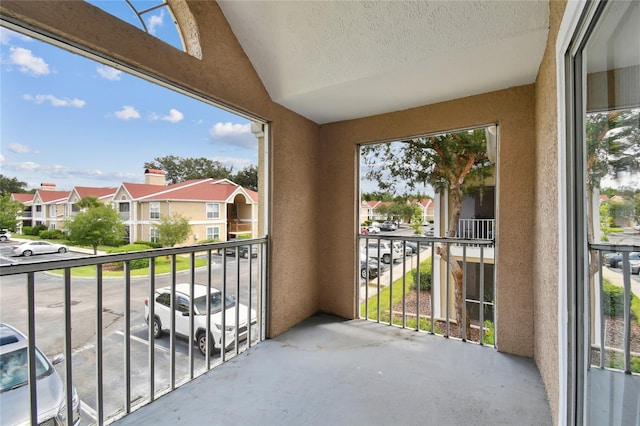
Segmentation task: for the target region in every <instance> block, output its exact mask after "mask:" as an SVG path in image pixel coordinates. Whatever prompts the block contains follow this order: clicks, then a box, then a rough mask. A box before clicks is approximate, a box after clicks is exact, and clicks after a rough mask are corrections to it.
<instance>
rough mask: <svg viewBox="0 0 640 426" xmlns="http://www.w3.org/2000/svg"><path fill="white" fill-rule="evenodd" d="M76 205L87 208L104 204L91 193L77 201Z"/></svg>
mask: <svg viewBox="0 0 640 426" xmlns="http://www.w3.org/2000/svg"><path fill="white" fill-rule="evenodd" d="M76 205H77V206H78V207H80V208H81V209H89V208H92V207H100V206H104V204H102V203H101V202H100V200H98V198H97V197H94V196H93V195H89V196H87V197H84V198H83V199H81V200H80V201H78V202H77V203H76Z"/></svg>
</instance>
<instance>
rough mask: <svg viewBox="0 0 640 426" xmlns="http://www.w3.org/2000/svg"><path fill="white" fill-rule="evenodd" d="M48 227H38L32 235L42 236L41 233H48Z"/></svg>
mask: <svg viewBox="0 0 640 426" xmlns="http://www.w3.org/2000/svg"><path fill="white" fill-rule="evenodd" d="M46 230H47V227H46V226H45V225H36V226H34V227H33V234H31V235H35V236H36V237H37V236H39V235H40V233H41V232H42V231H46Z"/></svg>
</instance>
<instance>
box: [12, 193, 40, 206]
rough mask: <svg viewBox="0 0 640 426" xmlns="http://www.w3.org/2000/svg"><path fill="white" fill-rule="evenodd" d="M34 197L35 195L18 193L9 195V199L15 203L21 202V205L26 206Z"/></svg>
mask: <svg viewBox="0 0 640 426" xmlns="http://www.w3.org/2000/svg"><path fill="white" fill-rule="evenodd" d="M34 196H35V194H19V193H13V194H11V198H13V199H14V200H16V201H19V202H21V203H22V204H27V203H31V202H33V197H34Z"/></svg>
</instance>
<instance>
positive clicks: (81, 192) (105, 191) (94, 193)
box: [73, 186, 118, 198]
mask: <svg viewBox="0 0 640 426" xmlns="http://www.w3.org/2000/svg"><path fill="white" fill-rule="evenodd" d="M73 190H75V191H76V193H77V194H78V197H80V198H84V197H96V198H104V197H112V196H113V195H114V194H115V193H116V191H117V190H118V188H96V187H92V186H74V187H73Z"/></svg>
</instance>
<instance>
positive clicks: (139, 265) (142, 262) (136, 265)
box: [109, 244, 153, 269]
mask: <svg viewBox="0 0 640 426" xmlns="http://www.w3.org/2000/svg"><path fill="white" fill-rule="evenodd" d="M151 248H153V247H150V246H148V245H146V244H127V245H124V246H120V247H116V248H113V249H111V250H109V253H130V252H132V251H142V250H149V249H151ZM123 263H124V262H113V264H114V265H115V266H116V267H118V268H122V267H123ZM129 267H130V268H131V269H143V268H147V267H149V259H148V258H147V259H136V260H132V261H130V262H129Z"/></svg>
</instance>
